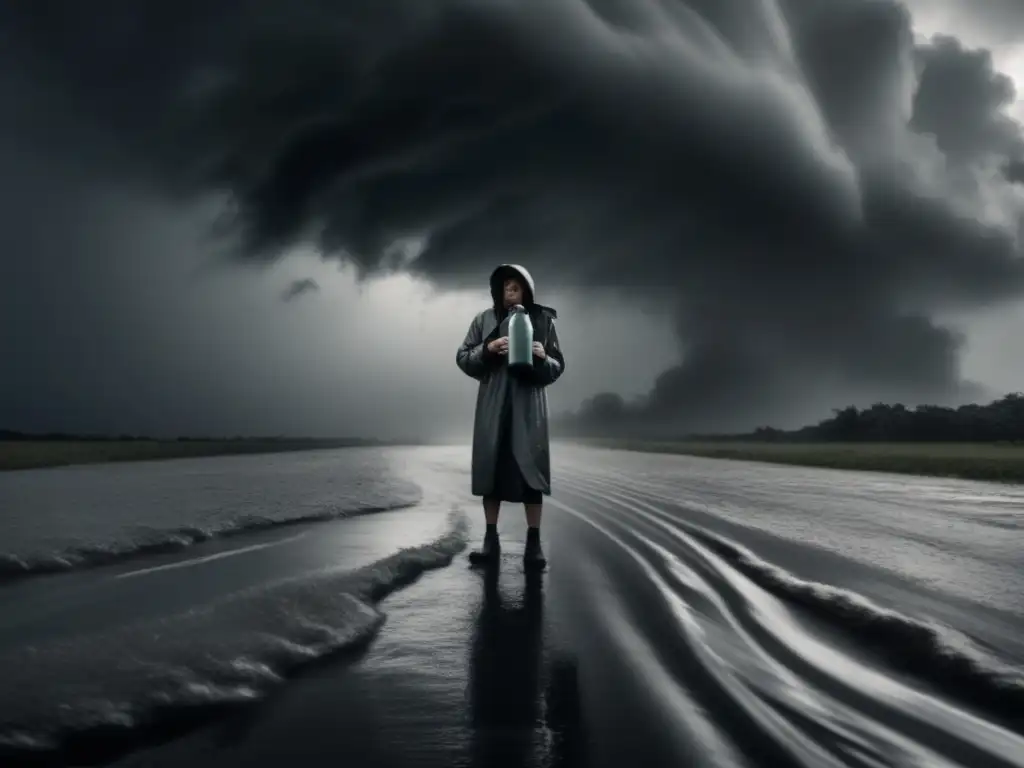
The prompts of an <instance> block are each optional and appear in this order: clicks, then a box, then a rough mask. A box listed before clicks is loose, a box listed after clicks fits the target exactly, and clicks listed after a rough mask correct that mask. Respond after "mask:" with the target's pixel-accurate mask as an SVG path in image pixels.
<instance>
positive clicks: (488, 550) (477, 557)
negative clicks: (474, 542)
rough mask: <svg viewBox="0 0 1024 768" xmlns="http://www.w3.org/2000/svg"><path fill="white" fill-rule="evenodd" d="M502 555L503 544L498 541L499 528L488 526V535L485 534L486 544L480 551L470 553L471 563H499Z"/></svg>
mask: <svg viewBox="0 0 1024 768" xmlns="http://www.w3.org/2000/svg"><path fill="white" fill-rule="evenodd" d="M500 555H501V542H500V541H499V540H498V526H496V525H488V526H487V533H485V534H484V543H483V546H481V547H480V549H477V550H474V551H473V552H470V553H469V561H470V562H471V563H481V564H482V563H493V562H497V560H498V557H499V556H500Z"/></svg>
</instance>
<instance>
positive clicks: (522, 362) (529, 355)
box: [508, 304, 533, 368]
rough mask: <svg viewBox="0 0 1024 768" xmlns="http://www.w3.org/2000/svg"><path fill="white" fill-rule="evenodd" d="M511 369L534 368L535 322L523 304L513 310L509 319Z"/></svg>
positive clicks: (509, 363) (517, 305) (509, 358)
mask: <svg viewBox="0 0 1024 768" xmlns="http://www.w3.org/2000/svg"><path fill="white" fill-rule="evenodd" d="M508 365H509V368H526V367H529V368H533V322H532V321H531V320H530V315H529V313H528V312H527V311H526V310H525V309H524V308H523V305H522V304H516V305H515V306H514V307H512V309H511V314H510V315H509V319H508Z"/></svg>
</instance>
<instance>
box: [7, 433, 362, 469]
mask: <svg viewBox="0 0 1024 768" xmlns="http://www.w3.org/2000/svg"><path fill="white" fill-rule="evenodd" d="M371 444H373V443H371V442H370V441H365V440H355V439H353V440H345V439H339V440H314V439H307V440H302V439H296V440H288V439H270V440H260V439H238V440H181V441H178V440H0V471H3V470H13V469H35V468H39V467H57V466H64V465H68V464H102V463H106V462H112V461H151V460H154V459H181V458H190V457H199V456H227V455H232V454H249V453H278V452H283V451H309V450H320V449H325V448H347V447H351V446H356V445H371Z"/></svg>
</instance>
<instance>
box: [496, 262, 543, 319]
mask: <svg viewBox="0 0 1024 768" xmlns="http://www.w3.org/2000/svg"><path fill="white" fill-rule="evenodd" d="M510 277H515V278H517V279H519V280H520V281H521V282H522V283H523V288H524V289H525V290H524V291H523V294H524V295H523V306H525V307H526V308H527V310H529V309H530V307H531V306H535V307H537V308H538V309H543V310H545V311H546V312H548V313H549V314H551V315H552V316H553V317H557V316H558V313H556V312H555V310H553V309H552V308H551V307H545V306H544V305H542V304H538V303H537V286H536V284H535V283H534V282H533V275H531V274H530V273H529V271H528V270H527V269H526V267H522V266H520V265H518V264H502V265H501V266H499V267H498V268H497V269H495V270H494V271H493V272H492V273H491V298H492V299H493V300H494V306H495V308H496V309H497V308H500V307H503V306H504V304H505V302H504V286H505V281H506V280H507V279H508V278H510Z"/></svg>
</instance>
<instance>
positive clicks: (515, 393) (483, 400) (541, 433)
mask: <svg viewBox="0 0 1024 768" xmlns="http://www.w3.org/2000/svg"><path fill="white" fill-rule="evenodd" d="M508 277H518V278H520V279H521V281H522V283H523V286H524V294H525V295H524V297H523V305H524V306H525V307H526V309H527V311H528V312H529V314H530V320H531V321H532V323H533V340H534V341H539V342H541V343H542V344H543V345H544V350H545V352H546V353H547V357H545V358H544V359H543V360H541V359H540V358H538V357H536V356H534V358H533V369H532V370H528V371H527V372H526V373H523V374H510V372H509V369H508V367H507V365H506V361H507V358H506V357H505V356H503V355H496V354H493V353H491V352H488V351H487V344H489V343H490V342H491V341H493V340H494V339H497V338H501V337H502V336H505V335H507V334H508V316H507V313H506V311H505V309H504V301H503V298H502V294H503V285H504V281H505V279H506V278H508ZM535 295H536V292H535V287H534V282H533V278H532V277H531V276H530V273H529V272H527V271H526V270H525V269H524V268H523V267H520V266H518V265H516V264H502V265H501V266H500V267H498V268H497V269H496V270H494V273H493V274H492V275H491V297H492V298H493V299H494V306H492V307H490V308H488V309H485V310H484V311H483V312H481V313H480V314H478V315H477V316H476V317H475V318H473V322H472V324H471V325H470V326H469V332H468V333H467V334H466V339H465V341H463V342H462V346H460V347H459V351H458V352H457V353H456V356H455V359H456V362H457V363H458V365H459V368H461V369H462V371H463V372H464V373H465V374H466V375H467V376H471V377H472V378H474V379H476V380H477V381H479V382H480V388H479V390H478V392H477V397H476V417H475V420H474V422H473V484H472V485H473V487H472V492H473V495H474V496H498V497H499V498H501V500H502V501H524V500H525V499H523V498H517V497H518V496H519V494H518V493H515V492H513V493H511V494H510V493H509V492H508V491H507V490H504V489H507V488H508V484H507V483H504V482H502V483H499V482H498V480H499V473H500V472H502V471H503V469H502V466H500V463H501V464H504V462H499V459H502V458H503V457H504V456H509V455H510V456H511V457H513V458H514V460H515V464H517V465H518V469H519V472H520V473H521V482H522V483H523V484H525V485H526V486H528V487H529V489H533V491H534V492H538V491H539V492H540V493H541V494H545V495H548V494H550V493H551V456H550V451H549V440H548V397H547V392H546V391H545V387H547V386H548V385H550V384H553V383H554V382H556V381H558V377H559V376H561V375H562V372H563V371H564V370H565V358H564V357H563V356H562V349H561V346H560V345H559V343H558V333H557V332H556V330H555V318H556V317H557V316H558V315H557V313H556V312H555V310H553V309H551V308H550V307H545V306H542V305H540V304H537V303H536V302H535V301H534V296H535Z"/></svg>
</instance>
